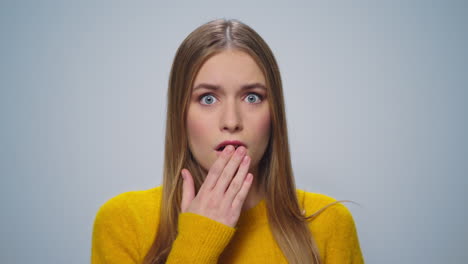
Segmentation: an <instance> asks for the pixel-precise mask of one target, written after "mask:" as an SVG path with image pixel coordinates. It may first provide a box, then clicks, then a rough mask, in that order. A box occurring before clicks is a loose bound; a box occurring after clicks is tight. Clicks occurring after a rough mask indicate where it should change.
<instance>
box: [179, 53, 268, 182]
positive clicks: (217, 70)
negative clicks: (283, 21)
mask: <svg viewBox="0 0 468 264" xmlns="http://www.w3.org/2000/svg"><path fill="white" fill-rule="evenodd" d="M265 87H266V82H265V77H264V76H263V73H262V71H261V70H260V68H259V67H258V65H257V64H256V63H255V61H254V60H253V59H252V57H250V55H248V54H247V53H245V52H242V51H238V50H227V51H223V52H221V53H218V54H216V55H214V56H212V57H211V58H209V59H208V60H207V61H206V62H205V63H204V64H203V65H202V67H201V68H200V71H199V72H198V74H197V76H196V77H195V81H194V86H193V87H191V93H192V94H191V99H190V103H189V108H188V113H187V129H188V141H189V147H190V150H191V152H192V153H193V155H194V157H195V159H196V160H197V161H198V163H199V164H200V165H201V167H202V168H203V169H205V170H206V171H208V170H209V169H210V168H211V165H212V164H213V163H214V162H215V161H216V159H217V157H218V155H217V154H218V153H217V146H218V145H219V144H220V143H221V142H223V141H226V140H238V141H241V142H243V143H244V144H245V146H246V148H247V155H249V156H250V157H251V159H252V161H251V163H250V164H251V165H250V170H249V171H250V172H253V173H257V167H258V163H259V161H260V160H261V158H262V156H263V154H264V153H265V150H266V147H267V144H268V140H269V137H270V111H269V108H268V102H267V90H266V88H265ZM254 176H255V174H254Z"/></svg>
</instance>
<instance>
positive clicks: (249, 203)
mask: <svg viewBox="0 0 468 264" xmlns="http://www.w3.org/2000/svg"><path fill="white" fill-rule="evenodd" d="M249 172H250V173H252V174H253V181H252V186H251V187H250V190H249V193H248V194H247V197H246V198H245V201H244V205H243V206H242V211H246V210H249V209H250V208H252V207H254V206H255V205H257V204H258V203H259V202H260V201H261V200H262V199H263V198H264V194H263V192H262V191H261V188H260V185H259V173H258V170H257V169H254V170H251V171H249Z"/></svg>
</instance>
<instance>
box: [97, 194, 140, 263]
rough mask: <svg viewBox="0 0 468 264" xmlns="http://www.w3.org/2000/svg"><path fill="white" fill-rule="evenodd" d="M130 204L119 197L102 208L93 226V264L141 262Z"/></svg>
mask: <svg viewBox="0 0 468 264" xmlns="http://www.w3.org/2000/svg"><path fill="white" fill-rule="evenodd" d="M129 219H131V216H130V211H129V210H128V205H127V204H126V201H125V199H124V198H123V197H122V196H116V197H115V198H112V199H111V200H109V201H108V202H107V203H105V204H104V205H103V206H101V208H100V209H99V211H98V213H97V214H96V218H95V220H94V226H93V235H92V246H91V263H92V264H104V263H112V264H114V263H116V264H118V263H126V264H130V263H137V262H138V259H139V256H138V240H137V234H136V232H135V230H134V227H133V226H132V225H131V223H130V222H129Z"/></svg>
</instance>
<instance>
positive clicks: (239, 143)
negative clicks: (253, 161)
mask: <svg viewBox="0 0 468 264" xmlns="http://www.w3.org/2000/svg"><path fill="white" fill-rule="evenodd" d="M227 145H239V146H244V147H245V148H247V145H246V144H245V143H244V142H242V141H239V140H225V141H223V142H221V143H219V144H218V146H216V147H215V151H217V152H220V151H218V149H219V148H220V147H222V146H227Z"/></svg>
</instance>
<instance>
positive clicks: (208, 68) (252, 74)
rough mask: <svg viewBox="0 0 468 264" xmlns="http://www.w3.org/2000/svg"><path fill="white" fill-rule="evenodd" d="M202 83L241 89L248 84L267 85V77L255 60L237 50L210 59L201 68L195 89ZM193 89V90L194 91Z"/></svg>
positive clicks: (195, 82) (221, 53) (223, 52)
mask: <svg viewBox="0 0 468 264" xmlns="http://www.w3.org/2000/svg"><path fill="white" fill-rule="evenodd" d="M200 83H210V84H214V85H220V86H226V88H229V87H231V88H232V87H240V86H242V85H245V84H246V83H261V84H263V85H265V77H264V75H263V73H262V70H261V69H260V67H258V65H257V63H256V62H255V60H254V59H253V58H252V57H251V56H250V55H249V54H247V53H245V52H243V51H237V50H227V51H222V52H220V53H218V54H215V55H214V56H212V57H210V58H209V59H208V60H207V61H206V62H205V63H204V64H203V65H202V67H201V68H200V70H199V72H198V74H197V76H196V77H195V81H194V85H193V87H196V86H197V85H198V84H200ZM193 87H192V89H193Z"/></svg>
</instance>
